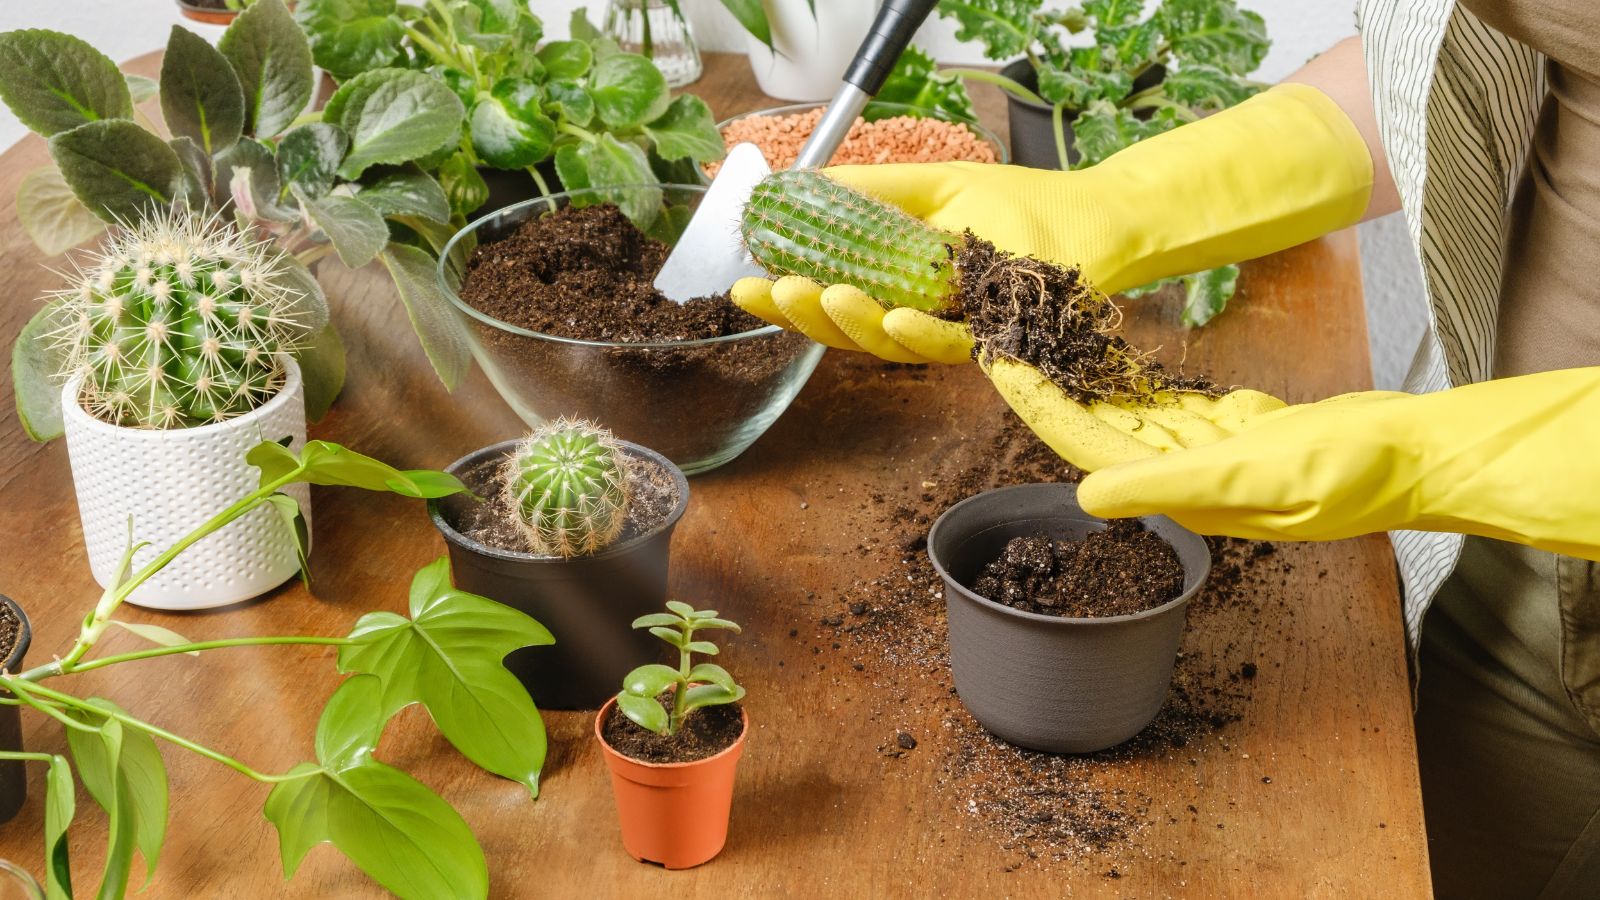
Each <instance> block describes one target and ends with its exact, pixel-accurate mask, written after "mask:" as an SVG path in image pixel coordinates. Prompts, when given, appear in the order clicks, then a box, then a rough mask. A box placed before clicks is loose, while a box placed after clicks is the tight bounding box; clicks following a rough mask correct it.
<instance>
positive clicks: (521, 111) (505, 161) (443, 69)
mask: <svg viewBox="0 0 1600 900" xmlns="http://www.w3.org/2000/svg"><path fill="white" fill-rule="evenodd" d="M757 8H758V9H759V4H757ZM295 17H296V18H297V19H298V20H299V22H300V23H301V25H302V26H303V27H304V28H305V29H306V31H307V32H308V34H309V35H310V41H311V46H312V48H313V50H314V52H315V54H316V61H317V63H318V64H319V65H321V66H322V67H323V68H326V69H328V70H329V71H331V72H334V73H335V74H337V75H339V76H340V78H341V79H342V81H343V85H342V86H341V88H340V90H339V93H338V94H336V95H335V96H334V97H333V99H332V100H330V101H329V103H328V107H327V109H326V110H325V111H324V120H325V121H329V122H345V124H346V125H347V129H348V130H351V131H352V134H355V129H354V128H349V125H350V123H349V122H348V121H347V120H346V117H347V116H348V115H349V114H350V113H349V110H350V109H351V108H352V107H353V106H355V105H356V104H357V103H358V102H359V103H360V105H363V106H370V107H373V108H374V109H388V108H389V107H390V106H392V105H393V104H392V101H390V100H389V99H388V98H387V97H385V96H384V95H380V94H375V93H374V92H373V90H372V87H371V85H370V83H369V81H370V79H372V78H374V77H375V73H386V74H384V75H383V76H382V77H383V78H384V79H385V80H388V81H393V80H394V79H395V77H396V76H395V75H394V74H393V73H394V72H396V71H398V70H399V69H397V68H394V67H400V68H404V69H409V70H411V72H410V74H412V75H413V76H415V78H416V79H417V84H418V85H419V90H420V85H422V84H426V85H428V91H429V93H430V96H431V97H432V98H433V99H430V101H429V103H428V108H429V109H431V110H435V111H437V112H438V113H439V116H440V119H441V120H442V119H443V117H444V113H445V112H446V111H448V112H451V113H453V114H454V116H455V122H454V126H455V128H456V129H459V130H460V131H461V132H462V134H463V135H464V136H463V138H462V139H461V140H460V141H459V142H458V141H457V140H455V139H454V138H453V137H452V138H451V139H450V140H448V141H441V142H439V143H436V144H434V146H433V147H431V148H429V149H430V150H440V149H441V148H443V147H444V146H445V145H446V144H448V145H449V146H450V147H452V148H453V151H452V152H438V153H437V154H432V153H424V154H418V155H410V156H409V157H408V158H409V159H413V160H417V161H418V162H420V163H422V165H423V168H424V169H425V170H427V171H428V172H430V173H431V174H433V175H434V176H435V177H436V178H437V179H438V181H439V182H440V183H441V184H442V185H443V187H444V193H445V195H446V196H447V197H448V198H449V203H450V209H451V210H452V211H453V212H454V213H456V214H458V215H466V214H470V213H472V212H474V211H475V210H477V208H478V207H479V206H481V205H482V203H483V202H484V200H486V199H487V197H488V191H487V188H486V187H485V186H484V184H483V179H482V178H481V176H479V175H478V173H477V172H475V171H473V169H474V167H476V166H479V165H485V166H489V167H492V168H497V169H507V170H515V169H533V168H534V167H536V166H540V165H542V164H546V163H550V162H551V161H554V163H555V165H556V168H557V171H558V173H559V174H560V177H561V180H562V182H563V183H564V184H565V186H566V187H567V188H569V189H573V188H582V187H598V188H604V187H615V186H619V185H626V184H639V183H649V182H655V181H661V180H663V178H664V173H663V172H662V171H658V170H657V169H656V168H654V167H652V165H651V157H652V153H653V154H654V155H655V156H656V157H657V158H659V160H661V161H662V164H663V165H664V164H666V163H670V162H673V161H677V160H691V161H692V162H694V163H696V164H698V163H702V162H708V161H710V160H714V159H719V158H721V156H722V153H723V143H722V137H721V135H720V134H718V133H717V129H716V125H715V123H714V122H713V120H712V117H711V112H710V109H709V108H707V107H706V105H705V103H704V101H701V100H700V99H699V98H696V97H692V96H689V95H683V96H679V97H678V98H676V99H674V98H673V97H672V95H671V92H670V91H668V90H667V83H666V79H665V78H664V77H663V76H662V74H661V72H660V70H659V69H657V68H656V66H655V64H654V63H652V62H651V61H650V60H649V59H647V58H645V57H643V56H639V55H637V54H633V53H624V52H622V51H621V50H619V49H618V48H617V45H616V43H615V42H614V41H612V40H611V39H609V38H606V37H604V36H603V35H601V34H600V33H599V31H598V30H597V29H595V28H594V26H593V25H592V24H590V23H589V22H588V20H587V19H586V18H584V16H583V12H582V10H578V11H575V13H574V17H573V28H572V38H571V39H570V40H565V41H551V42H547V43H545V44H543V45H542V46H541V45H540V39H541V38H542V37H543V34H544V27H543V24H542V23H541V22H540V20H539V19H538V17H537V16H535V15H534V14H533V13H532V12H531V11H530V10H529V9H528V8H527V5H526V4H520V3H509V2H504V0H435V2H430V3H426V4H418V5H416V6H407V5H404V4H396V3H395V2H393V0H302V2H301V3H300V4H299V5H298V6H297V7H296V8H295ZM445 94H449V95H450V96H451V97H452V98H453V100H450V101H447V100H445V99H443V97H444V95H445ZM441 124H442V121H441ZM355 136H356V138H357V143H356V148H355V149H353V150H352V152H351V155H352V156H353V157H355V158H356V160H357V162H358V163H360V162H363V161H365V156H366V154H364V153H363V152H362V150H361V141H360V136H359V135H355ZM396 136H397V137H401V136H403V137H405V138H407V139H408V140H411V141H414V142H415V143H416V144H418V145H421V144H423V143H425V142H426V141H425V140H424V139H425V138H440V137H443V131H442V129H441V131H440V132H439V133H438V134H434V133H433V132H427V133H424V132H422V131H420V130H419V129H418V128H417V123H415V122H413V123H411V125H410V126H408V128H407V129H406V130H405V131H403V132H400V133H397V135H396ZM410 149H411V148H409V147H408V148H407V150H408V151H409V150H410ZM343 174H345V175H346V176H349V177H353V176H354V175H356V174H358V172H357V171H356V170H355V167H354V166H352V165H351V164H350V163H349V162H348V161H347V162H346V165H345V170H344V172H343ZM541 177H542V176H541ZM629 193H630V198H631V199H630V201H629V202H630V203H632V205H633V206H634V207H636V208H634V209H631V210H630V213H636V214H637V216H636V217H635V221H636V222H639V221H641V219H643V220H644V222H643V224H641V227H647V226H648V225H649V223H650V220H651V219H652V218H653V217H654V215H655V214H656V212H657V210H658V208H659V206H660V203H659V198H655V202H654V203H651V202H649V201H650V200H651V198H650V197H648V196H642V195H641V193H640V192H629ZM430 278H431V276H430Z"/></svg>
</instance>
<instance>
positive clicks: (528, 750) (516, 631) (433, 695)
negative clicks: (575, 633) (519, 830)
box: [339, 557, 555, 796]
mask: <svg viewBox="0 0 1600 900" xmlns="http://www.w3.org/2000/svg"><path fill="white" fill-rule="evenodd" d="M350 640H351V642H352V643H350V644H348V645H345V646H343V647H341V648H340V649H339V669H340V671H343V672H363V673H366V674H369V675H375V676H377V677H378V679H379V680H381V682H382V684H383V708H384V709H385V710H386V711H387V712H391V713H392V712H394V711H396V710H399V709H400V708H402V707H404V706H407V705H409V704H411V703H421V704H422V705H423V706H425V707H427V709H428V713H429V714H430V715H432V716H433V720H434V722H436V723H438V726H439V731H440V733H442V734H443V735H444V736H445V738H446V739H448V740H449V741H450V743H451V744H453V745H455V748H456V749H457V750H460V751H461V753H462V754H463V755H465V756H466V757H467V758H468V759H470V760H472V761H473V762H474V763H477V764H478V765H479V766H482V767H483V768H485V769H487V770H489V771H490V772H493V773H495V774H496V775H500V776H502V777H505V778H510V779H512V780H515V781H520V782H522V783H523V784H525V785H527V787H528V790H529V791H530V792H532V793H533V795H534V796H538V794H539V770H540V768H542V767H543V766H544V756H545V733H544V722H543V721H542V720H541V719H540V718H539V711H538V709H536V708H535V707H534V705H533V700H532V699H530V698H529V697H528V692H527V690H526V689H525V688H523V686H522V682H520V681H518V680H517V678H516V676H514V675H512V674H511V673H510V672H509V671H508V670H507V669H506V667H505V665H504V663H503V660H504V659H505V656H506V654H508V653H510V652H511V651H513V650H518V649H521V648H523V647H531V646H537V645H543V644H550V643H554V641H555V639H554V638H553V637H551V636H550V632H549V631H547V630H546V629H545V627H544V626H543V625H540V624H539V623H538V622H536V621H534V620H533V619H531V618H529V617H528V616H526V615H524V614H523V613H521V612H518V611H517V610H514V609H512V608H511V607H509V606H504V605H502V604H499V603H496V602H494V601H493V600H489V599H487V598H484V597H479V596H477V595H475V594H469V593H467V592H465V591H461V590H457V589H455V588H454V587H452V586H451V584H450V561H449V559H448V558H446V557H441V558H440V559H438V560H435V561H434V562H433V563H430V564H429V565H428V566H426V567H424V568H423V569H422V570H421V571H419V572H418V573H417V575H416V578H415V579H413V581H412V583H411V598H410V618H406V617H404V616H398V615H395V614H394V613H390V612H374V613H368V614H367V615H365V616H362V617H361V618H360V619H359V620H358V621H357V622H356V626H355V629H354V630H353V631H351V632H350Z"/></svg>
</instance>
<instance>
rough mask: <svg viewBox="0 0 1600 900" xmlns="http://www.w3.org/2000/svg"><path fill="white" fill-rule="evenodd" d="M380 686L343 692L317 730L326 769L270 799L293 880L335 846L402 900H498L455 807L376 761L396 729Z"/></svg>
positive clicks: (362, 681) (356, 680)
mask: <svg viewBox="0 0 1600 900" xmlns="http://www.w3.org/2000/svg"><path fill="white" fill-rule="evenodd" d="M381 697H382V687H381V685H380V683H379V681H378V679H377V678H374V677H372V676H369V675H357V676H355V677H353V678H348V679H346V680H345V681H344V683H343V684H341V685H340V686H339V689H338V690H336V691H335V692H334V694H333V696H332V697H331V698H329V700H328V705H327V706H326V707H324V708H323V710H322V718H321V720H320V721H319V722H318V724H317V744H316V746H317V762H306V763H301V764H300V765H298V766H295V767H294V768H293V769H292V770H290V772H289V774H290V775H291V776H296V777H294V778H293V779H292V780H289V781H284V782H280V783H279V784H277V785H276V786H274V787H273V789H272V793H271V794H270V795H268V796H267V804H266V809H265V813H266V817H267V821H269V822H271V823H272V824H273V826H274V827H275V828H277V830H278V849H279V855H280V856H281V858H282V860H283V874H284V877H286V878H288V877H292V876H293V875H294V873H295V870H297V869H298V868H299V867H300V862H301V860H303V859H305V855H306V853H308V852H309V851H310V850H311V848H312V847H314V846H316V845H317V844H320V843H323V842H325V841H326V842H331V843H332V844H333V845H334V847H336V848H338V850H339V852H341V853H343V854H344V855H345V856H346V857H348V858H349V859H350V861H351V862H353V863H355V864H356V866H358V867H359V868H360V869H361V871H363V872H365V873H367V875H369V876H371V878H372V879H373V880H374V881H376V882H378V884H380V885H382V886H383V887H384V888H386V889H388V890H389V891H391V892H393V893H394V894H396V895H397V896H399V897H402V898H435V897H463V898H479V897H487V896H488V894H489V868H488V864H487V863H486V862H485V860H484V858H483V848H481V847H479V846H478V842H477V839H476V838H474V837H473V836H472V830H471V829H470V828H468V827H467V823H466V822H465V821H463V820H462V818H461V815H460V814H459V813H457V812H456V811H455V810H454V809H453V808H451V806H450V804H448V803H446V802H444V800H442V799H440V798H439V795H437V794H435V793H434V792H433V791H431V790H429V789H428V788H427V786H425V785H423V784H422V783H421V782H419V781H417V780H416V779H415V778H412V777H411V776H410V775H407V774H406V773H404V772H402V771H400V770H399V769H395V768H392V767H390V766H387V765H384V764H383V763H381V762H378V761H377V760H376V759H373V758H372V749H373V747H374V746H375V745H376V744H377V742H378V737H379V735H380V734H382V732H383V725H384V722H385V721H386V717H385V716H384V711H383V705H382V702H381Z"/></svg>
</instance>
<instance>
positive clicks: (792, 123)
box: [705, 107, 996, 178]
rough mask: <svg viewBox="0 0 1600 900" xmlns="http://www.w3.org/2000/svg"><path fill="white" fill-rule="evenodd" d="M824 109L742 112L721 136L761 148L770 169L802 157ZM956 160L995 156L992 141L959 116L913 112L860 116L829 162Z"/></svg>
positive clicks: (710, 168) (712, 168)
mask: <svg viewBox="0 0 1600 900" xmlns="http://www.w3.org/2000/svg"><path fill="white" fill-rule="evenodd" d="M822 112H823V110H822V107H817V108H816V109H813V110H808V111H806V112H801V113H792V114H789V115H785V116H746V117H744V118H742V119H738V120H736V121H733V122H729V123H728V124H727V126H725V127H724V128H723V129H722V140H723V141H724V142H725V143H726V144H727V145H728V147H729V148H730V149H731V148H732V147H733V145H735V144H738V143H741V142H744V141H749V142H750V143H752V144H755V145H756V146H757V147H759V148H761V155H762V156H765V157H766V158H767V164H768V165H770V166H771V167H772V169H773V171H775V172H776V171H781V170H783V169H791V168H794V163H795V160H797V159H799V158H800V148H801V147H804V146H805V143H806V140H807V139H808V138H810V137H811V132H812V131H814V130H816V127H817V123H818V122H820V121H822ZM956 160H964V161H968V162H982V163H992V162H995V161H996V158H995V152H994V146H993V145H991V144H990V143H989V142H988V141H986V140H984V139H983V138H982V137H980V136H979V135H978V133H977V132H975V131H973V130H972V129H970V128H968V127H967V126H965V125H963V124H961V123H959V122H946V121H943V120H940V119H933V118H927V117H917V116H893V117H889V118H883V119H875V120H873V121H870V122H869V121H867V120H866V119H863V118H859V117H858V118H857V119H856V121H855V124H853V125H851V126H850V132H849V133H848V134H846V135H845V139H844V143H842V144H840V145H839V149H838V150H835V151H834V153H833V159H832V160H831V161H830V162H829V163H828V165H832V166H841V165H858V164H863V163H908V162H952V161H956ZM721 168H722V163H720V162H713V163H707V164H706V167H705V169H706V174H707V175H709V176H711V177H713V178H715V177H716V174H717V171H718V170H719V169H721Z"/></svg>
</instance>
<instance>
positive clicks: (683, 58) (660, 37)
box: [605, 0, 703, 87]
mask: <svg viewBox="0 0 1600 900" xmlns="http://www.w3.org/2000/svg"><path fill="white" fill-rule="evenodd" d="M605 33H606V36H607V37H609V38H611V39H612V40H615V41H616V42H617V43H618V44H619V45H621V47H622V49H624V50H626V51H628V52H629V53H638V54H640V55H642V56H647V57H649V58H650V59H651V60H653V61H654V62H655V64H656V68H658V69H660V70H661V74H662V75H665V76H666V78H667V86H668V87H683V86H684V85H686V84H690V83H692V82H694V81H695V80H697V79H698V78H699V77H700V73H701V71H703V66H702V65H701V64H700V48H699V47H698V46H696V45H695V42H694V30H693V29H691V28H690V27H689V22H688V20H687V19H684V18H682V17H681V16H679V15H678V14H677V13H676V12H674V11H673V9H672V7H670V6H668V5H667V4H666V0H611V2H610V3H609V4H608V5H607V7H606V21H605Z"/></svg>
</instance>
